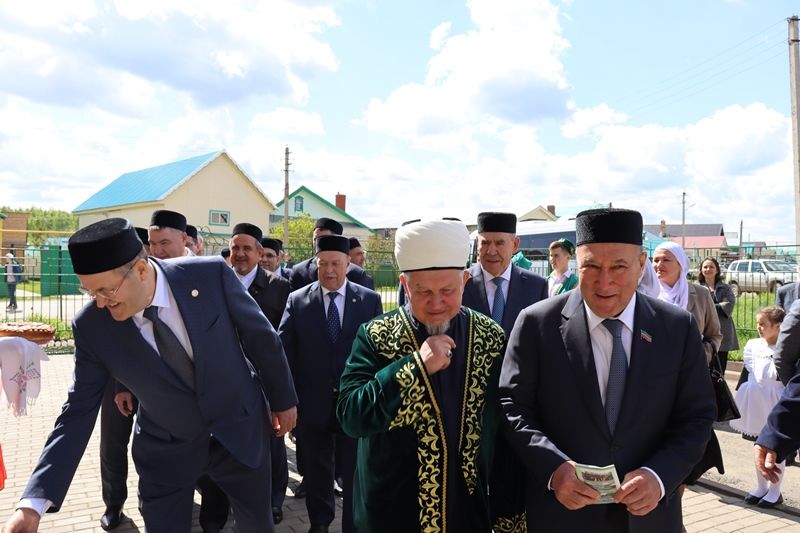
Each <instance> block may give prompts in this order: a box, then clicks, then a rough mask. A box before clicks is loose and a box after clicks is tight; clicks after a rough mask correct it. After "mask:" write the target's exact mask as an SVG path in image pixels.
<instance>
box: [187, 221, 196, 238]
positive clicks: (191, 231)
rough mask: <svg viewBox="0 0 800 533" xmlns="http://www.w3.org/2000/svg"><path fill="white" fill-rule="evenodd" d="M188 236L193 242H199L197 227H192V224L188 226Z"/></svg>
mask: <svg viewBox="0 0 800 533" xmlns="http://www.w3.org/2000/svg"><path fill="white" fill-rule="evenodd" d="M186 235H188V236H189V237H191V238H192V240H195V241H196V240H197V226H192V225H191V224H186Z"/></svg>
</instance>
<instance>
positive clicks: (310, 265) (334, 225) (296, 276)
mask: <svg viewBox="0 0 800 533" xmlns="http://www.w3.org/2000/svg"><path fill="white" fill-rule="evenodd" d="M343 231H344V228H343V227H342V225H341V224H340V223H339V222H337V221H335V220H333V219H332V218H325V217H322V218H319V219H317V221H316V223H315V224H314V233H313V235H312V238H313V239H314V241H315V242H316V240H317V238H319V237H321V236H322V235H341V234H342V232H343ZM347 279H349V280H350V281H352V282H353V283H358V284H359V285H361V286H362V287H366V288H368V289H374V288H375V284H374V282H373V281H372V278H370V277H369V276H368V275H367V273H366V272H364V269H363V268H361V267H360V266H357V265H354V264H353V263H350V265H349V266H348V267H347ZM315 281H317V262H316V259H315V258H314V257H312V258H310V259H306V260H305V261H301V262H299V263H297V264H296V265H295V266H293V267H292V273H291V276H290V278H289V282H290V283H291V284H292V290H293V291H296V290H297V289H302V288H303V287H305V286H306V285H310V284H312V283H314V282H315Z"/></svg>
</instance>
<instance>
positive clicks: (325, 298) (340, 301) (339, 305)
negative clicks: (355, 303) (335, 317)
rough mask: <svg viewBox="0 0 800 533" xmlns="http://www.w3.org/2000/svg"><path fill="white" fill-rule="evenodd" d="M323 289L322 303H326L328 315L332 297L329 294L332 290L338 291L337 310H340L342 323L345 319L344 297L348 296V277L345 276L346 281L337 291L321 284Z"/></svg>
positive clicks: (326, 313) (340, 322) (326, 314)
mask: <svg viewBox="0 0 800 533" xmlns="http://www.w3.org/2000/svg"><path fill="white" fill-rule="evenodd" d="M320 288H321V289H322V303H323V304H324V305H325V316H328V306H330V304H331V298H330V296H328V294H330V293H332V292H336V293H338V294H339V296H337V297H336V300H335V301H336V310H337V311H339V325H340V326H341V325H342V320H344V299H345V298H346V297H347V279H346V278H345V280H344V283H342V286H341V287H339V288H338V289H337V290H335V291H329V290H328V289H326V288H325V287H323V286H322V285H320Z"/></svg>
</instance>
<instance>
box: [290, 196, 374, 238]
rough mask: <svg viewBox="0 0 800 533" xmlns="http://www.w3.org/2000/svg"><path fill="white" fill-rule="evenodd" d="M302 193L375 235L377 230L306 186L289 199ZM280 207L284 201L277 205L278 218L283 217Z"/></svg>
mask: <svg viewBox="0 0 800 533" xmlns="http://www.w3.org/2000/svg"><path fill="white" fill-rule="evenodd" d="M300 193H306V194H309V195H311V196H313V197H314V198H316V199H317V200H319V201H320V202H322V203H323V204H325V205H326V206H328V207H330V208H331V209H333V210H334V211H336V212H337V213H338V214H339V215H341V216H342V217H344V218H346V219H347V220H349V221H350V222H352V223H353V224H355V225H356V226H359V227H361V228H364V229H366V230H369V231H371V232H372V233H375V230H373V229H372V228H370V227H369V226H367V225H366V224H364V223H362V222H360V221H359V220H358V219H356V218H355V217H354V216H352V215H350V214H348V213H347V211H343V210H341V209H339V208H338V207H336V206H335V205H334V204H332V203H330V202H329V201H328V200H326V199H325V198H323V197H322V196H320V195H318V194H317V193H315V192H314V191H312V190H311V189H309V188H308V187H306V186H305V185H301V186H300V187H298V188H297V189H295V190H294V192H292V193H291V194H290V195H289V198H294V197H295V196H297V195H298V194H300ZM279 207H283V200H281V201H280V202H278V203H277V204H275V214H276V215H277V216H282V213H283V211H280V210H279V209H278V208H279Z"/></svg>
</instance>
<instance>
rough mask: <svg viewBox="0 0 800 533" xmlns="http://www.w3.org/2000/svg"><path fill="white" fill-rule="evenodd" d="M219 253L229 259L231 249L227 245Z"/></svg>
mask: <svg viewBox="0 0 800 533" xmlns="http://www.w3.org/2000/svg"><path fill="white" fill-rule="evenodd" d="M219 255H221V256H222V257H223V258H224V259H227V258H229V257H230V256H231V249H230V248H228V247H227V246H226V247H225V248H223V249H222V250H221V251H220V252H219Z"/></svg>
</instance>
